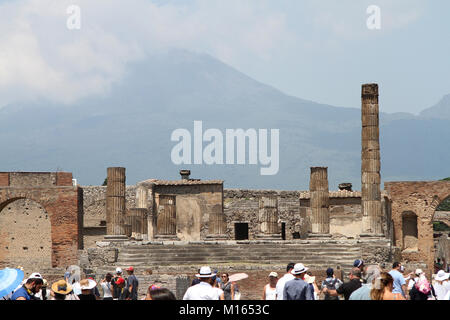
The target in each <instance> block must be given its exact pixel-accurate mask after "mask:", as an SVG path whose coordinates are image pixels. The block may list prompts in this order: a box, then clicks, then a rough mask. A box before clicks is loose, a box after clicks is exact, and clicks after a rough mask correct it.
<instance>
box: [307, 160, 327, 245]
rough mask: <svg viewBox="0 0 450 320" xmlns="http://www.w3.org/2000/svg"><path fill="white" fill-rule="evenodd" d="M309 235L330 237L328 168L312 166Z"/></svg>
mask: <svg viewBox="0 0 450 320" xmlns="http://www.w3.org/2000/svg"><path fill="white" fill-rule="evenodd" d="M309 193H310V199H309V201H310V207H311V227H312V233H311V234H310V236H311V237H330V236H331V235H330V211H329V206H330V198H329V192H328V168H326V167H312V168H311V177H310V181H309Z"/></svg>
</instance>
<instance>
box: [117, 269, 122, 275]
mask: <svg viewBox="0 0 450 320" xmlns="http://www.w3.org/2000/svg"><path fill="white" fill-rule="evenodd" d="M121 275H122V268H119V267H117V268H116V276H119V277H120V276H121Z"/></svg>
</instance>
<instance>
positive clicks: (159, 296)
mask: <svg viewBox="0 0 450 320" xmlns="http://www.w3.org/2000/svg"><path fill="white" fill-rule="evenodd" d="M148 293H149V294H150V296H151V297H152V300H177V298H175V295H174V294H173V293H172V292H171V291H170V290H169V289H166V288H158V289H153V290H148Z"/></svg>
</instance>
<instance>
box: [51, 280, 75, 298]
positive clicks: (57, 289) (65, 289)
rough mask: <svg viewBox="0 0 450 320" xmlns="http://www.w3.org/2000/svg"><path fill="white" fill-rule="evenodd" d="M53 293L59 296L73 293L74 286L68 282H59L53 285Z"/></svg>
mask: <svg viewBox="0 0 450 320" xmlns="http://www.w3.org/2000/svg"><path fill="white" fill-rule="evenodd" d="M52 291H53V292H54V293H59V294H64V295H66V294H69V293H70V292H71V291H72V286H71V285H70V284H68V283H67V282H66V280H59V281H56V282H55V283H54V284H52Z"/></svg>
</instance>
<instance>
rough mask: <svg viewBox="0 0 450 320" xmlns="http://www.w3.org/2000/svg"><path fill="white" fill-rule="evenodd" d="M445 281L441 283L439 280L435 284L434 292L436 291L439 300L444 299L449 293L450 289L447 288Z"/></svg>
mask: <svg viewBox="0 0 450 320" xmlns="http://www.w3.org/2000/svg"><path fill="white" fill-rule="evenodd" d="M445 282H447V281H445ZM445 282H444V283H443V284H440V283H438V282H436V283H435V284H434V292H435V293H436V299H437V300H444V298H445V296H446V295H447V292H448V290H447V288H446V285H445V284H446V283H445Z"/></svg>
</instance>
